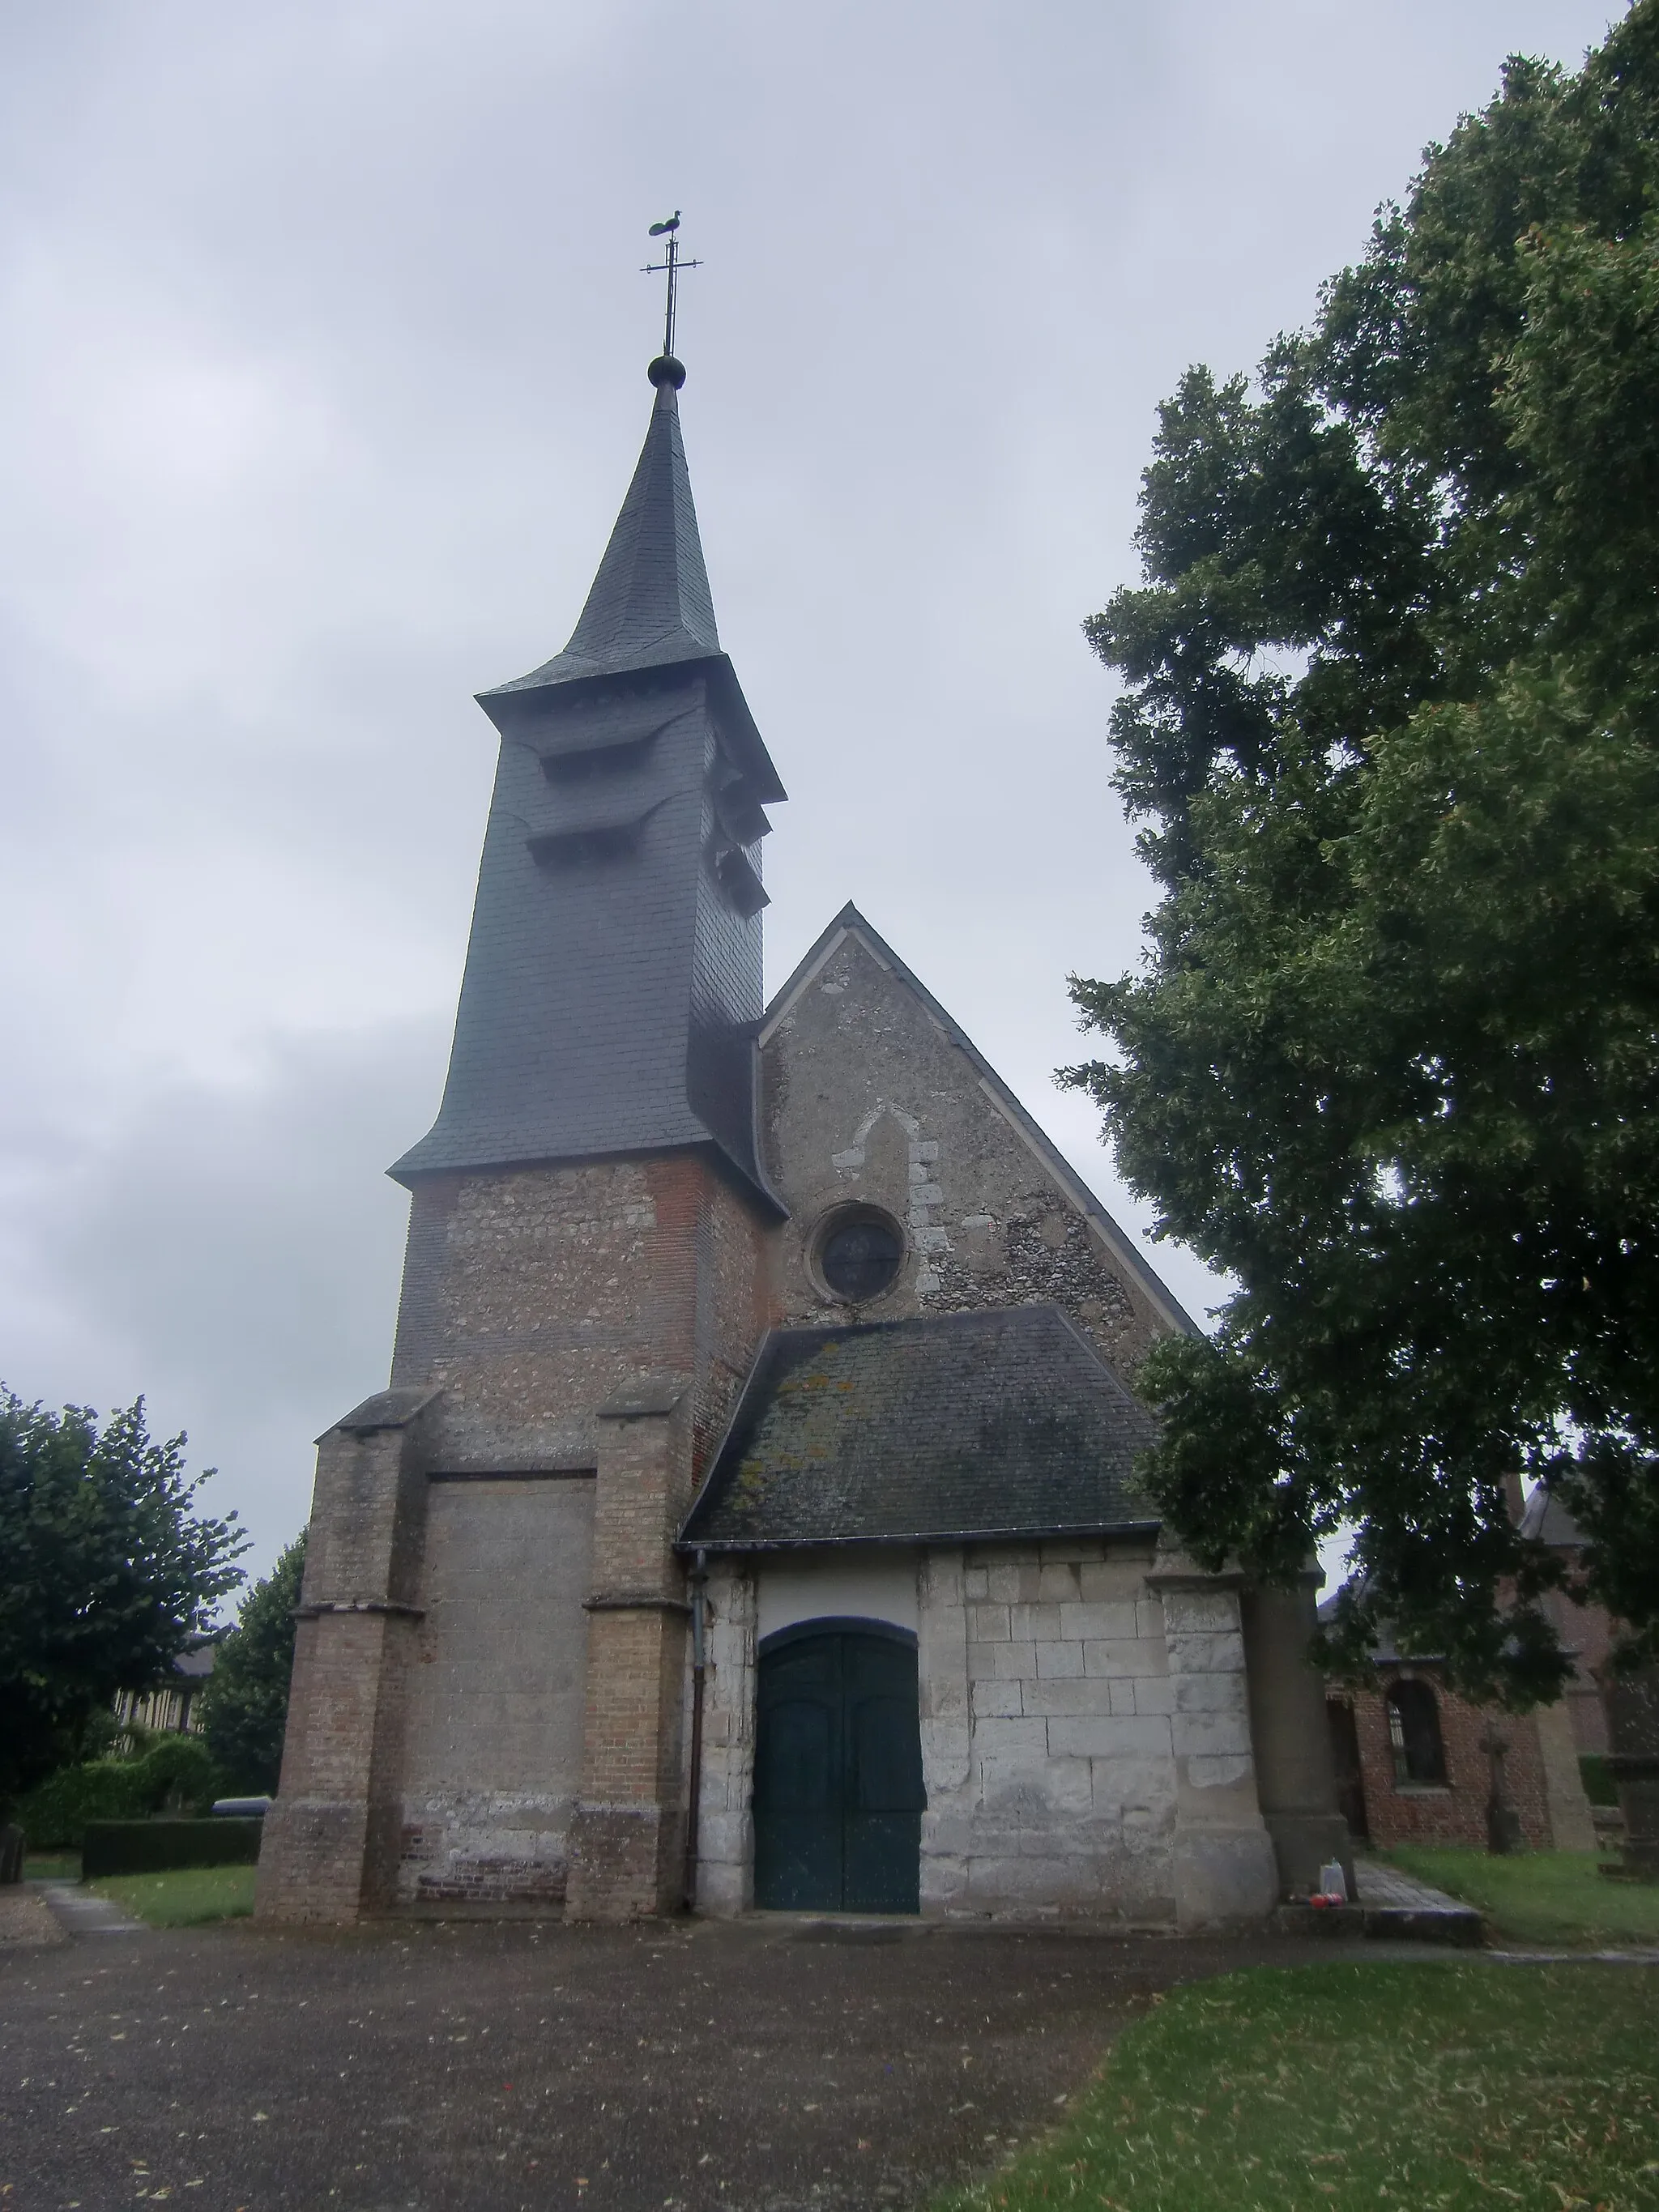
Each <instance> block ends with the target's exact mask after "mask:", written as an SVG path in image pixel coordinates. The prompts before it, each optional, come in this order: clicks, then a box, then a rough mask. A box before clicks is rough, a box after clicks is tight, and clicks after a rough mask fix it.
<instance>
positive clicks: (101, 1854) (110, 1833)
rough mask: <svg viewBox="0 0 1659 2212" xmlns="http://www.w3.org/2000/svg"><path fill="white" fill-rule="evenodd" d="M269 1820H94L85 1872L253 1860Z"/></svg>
mask: <svg viewBox="0 0 1659 2212" xmlns="http://www.w3.org/2000/svg"><path fill="white" fill-rule="evenodd" d="M263 1832H264V1821H263V1820H88V1823H87V1826H86V1832H85V1841H84V1843H83V1844H82V1850H81V1878H82V1881H98V1880H99V1879H100V1878H101V1877H102V1876H103V1875H112V1874H164V1873H166V1872H167V1870H168V1869H171V1868H174V1867H207V1866H252V1864H253V1863H254V1862H255V1861H256V1860H257V1859H258V1856H259V1838H260V1836H261V1834H262V1833H263Z"/></svg>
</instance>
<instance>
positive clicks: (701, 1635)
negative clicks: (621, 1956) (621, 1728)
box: [684, 1551, 708, 1912]
mask: <svg viewBox="0 0 1659 2212" xmlns="http://www.w3.org/2000/svg"><path fill="white" fill-rule="evenodd" d="M686 1579H687V1581H688V1582H689V1583H690V1585H691V1759H690V1798H689V1801H688V1802H687V1805H686V1811H685V1879H684V1891H685V1909H686V1911H688V1912H694V1911H696V1905H697V1813H698V1809H699V1805H700V1802H701V1800H702V1693H703V1682H704V1679H705V1677H706V1675H707V1674H708V1642H707V1638H706V1636H705V1629H706V1626H707V1609H708V1599H707V1596H706V1592H707V1590H708V1553H706V1552H702V1551H700V1552H699V1553H697V1556H696V1563H695V1565H693V1567H692V1569H691V1571H690V1575H689V1576H688V1577H686Z"/></svg>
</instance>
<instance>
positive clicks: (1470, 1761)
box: [1352, 1665, 1554, 1850]
mask: <svg viewBox="0 0 1659 2212" xmlns="http://www.w3.org/2000/svg"><path fill="white" fill-rule="evenodd" d="M1407 1672H1409V1673H1413V1674H1415V1675H1416V1676H1417V1677H1418V1678H1419V1680H1423V1681H1425V1682H1427V1683H1428V1684H1429V1685H1430V1686H1431V1688H1432V1689H1433V1692H1434V1694H1435V1699H1436V1703H1437V1707H1438V1710H1439V1715H1440V1734H1441V1741H1442V1742H1443V1746H1444V1748H1445V1756H1446V1785H1445V1787H1444V1788H1438V1787H1435V1786H1431V1785H1427V1784H1401V1783H1398V1782H1396V1781H1395V1765H1394V1753H1393V1749H1392V1747H1391V1746H1390V1744H1389V1722H1388V1712H1387V1709H1386V1706H1385V1704H1384V1697H1385V1694H1386V1692H1385V1689H1379V1690H1376V1691H1362V1692H1358V1693H1357V1694H1356V1695H1355V1696H1354V1698H1353V1701H1352V1702H1353V1709H1354V1720H1355V1724H1356V1727H1357V1730H1358V1737H1359V1766H1360V1776H1361V1779H1362V1781H1363V1783H1364V1790H1365V1814H1366V1820H1367V1823H1368V1825H1369V1827H1370V1837H1371V1841H1372V1842H1373V1843H1376V1844H1383V1845H1384V1846H1386V1845H1388V1844H1472V1845H1474V1846H1476V1847H1479V1848H1480V1849H1484V1848H1485V1846H1486V1798H1487V1794H1488V1790H1489V1788H1490V1771H1491V1770H1490V1766H1489V1764H1488V1761H1487V1757H1486V1753H1485V1752H1484V1751H1482V1750H1481V1749H1480V1738H1481V1737H1482V1736H1483V1735H1485V1734H1486V1731H1487V1729H1490V1728H1496V1729H1497V1730H1498V1734H1499V1735H1502V1736H1504V1737H1505V1738H1506V1739H1507V1741H1508V1742H1509V1744H1510V1752H1509V1755H1508V1757H1507V1759H1505V1761H1504V1783H1505V1786H1506V1788H1507V1790H1508V1793H1509V1797H1510V1803H1511V1804H1512V1805H1513V1806H1514V1807H1515V1808H1516V1812H1517V1813H1518V1814H1519V1815H1520V1818H1521V1830H1522V1835H1523V1837H1524V1838H1525V1839H1526V1842H1527V1844H1528V1848H1529V1849H1530V1850H1550V1849H1551V1848H1553V1843H1554V1834H1553V1826H1552V1823H1551V1820H1550V1808H1549V1797H1548V1790H1547V1780H1546V1777H1545V1771H1544V1763H1543V1759H1542V1757H1541V1753H1540V1748H1539V1742H1538V1730H1537V1727H1536V1724H1535V1723H1534V1721H1533V1719H1532V1718H1531V1717H1530V1716H1528V1715H1519V1714H1514V1713H1499V1712H1494V1711H1487V1710H1486V1709H1484V1708H1482V1707H1480V1706H1478V1705H1470V1704H1468V1702H1467V1701H1466V1700H1465V1699H1462V1698H1460V1697H1457V1696H1455V1695H1454V1693H1453V1692H1450V1691H1449V1690H1448V1689H1447V1688H1446V1687H1445V1686H1444V1685H1443V1682H1441V1680H1439V1678H1438V1675H1437V1673H1436V1672H1435V1670H1434V1669H1433V1668H1431V1667H1429V1666H1426V1665H1424V1666H1419V1667H1417V1668H1413V1669H1405V1668H1385V1669H1384V1670H1383V1681H1384V1684H1385V1685H1386V1683H1387V1682H1388V1681H1390V1680H1395V1679H1396V1678H1398V1677H1399V1676H1400V1675H1401V1674H1406V1673H1407Z"/></svg>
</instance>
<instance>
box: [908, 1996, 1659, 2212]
mask: <svg viewBox="0 0 1659 2212" xmlns="http://www.w3.org/2000/svg"><path fill="white" fill-rule="evenodd" d="M1379 2203H1381V2204H1384V2205H1389V2204H1392V2205H1396V2206H1399V2207H1401V2212H1406V2208H1409V2212H1443V2208H1451V2212H1462V2208H1464V2207H1468V2208H1471V2212H1473V2208H1474V2207H1475V2206H1480V2207H1481V2208H1482V2212H1492V2207H1494V2206H1498V2205H1505V2206H1517V2205H1518V2206H1522V2207H1526V2208H1532V2207H1536V2208H1538V2212H1638V2208H1640V2209H1641V2212H1651V2208H1652V2207H1653V2206H1654V2205H1655V2204H1656V2203H1659V1972H1656V1971H1655V1970H1653V1969H1650V1968H1648V1967H1644V1966H1592V1965H1583V1966H1577V1965H1573V1966H1495V1965H1491V1964H1484V1963H1468V1964H1458V1965H1450V1964H1448V1965H1445V1966H1438V1965H1434V1966H1382V1965H1379V1966H1365V1965H1358V1964H1357V1965H1353V1966H1348V1965H1335V1964H1333V1965H1329V1966H1326V1965H1320V1966H1303V1967H1279V1966H1264V1967H1256V1968H1253V1969H1251V1970H1250V1971H1249V1972H1244V1973H1238V1974H1229V1975H1227V1976H1226V1977H1225V1978H1224V1979H1222V1980H1220V1981H1214V1982H1200V1983H1195V1984H1193V1985H1192V1986H1190V1987H1188V1988H1186V1989H1181V1990H1173V1991H1171V1992H1170V1995H1169V1996H1166V1997H1164V1999H1162V2000H1154V2010H1153V2011H1152V2015H1151V2016H1150V2018H1148V2019H1146V2020H1143V2021H1139V2022H1137V2024H1136V2025H1135V2026H1134V2027H1132V2028H1130V2029H1129V2030H1128V2031H1127V2033H1125V2034H1124V2035H1123V2036H1122V2038H1121V2039H1120V2041H1119V2042H1118V2043H1117V2044H1116V2045H1115V2047H1114V2049H1113V2051H1112V2052H1111V2054H1110V2056H1109V2058H1108V2060H1107V2062H1106V2065H1105V2067H1104V2069H1103V2071H1102V2072H1101V2074H1100V2075H1098V2077H1097V2079H1096V2081H1094V2082H1093V2083H1092V2084H1091V2087H1089V2088H1088V2089H1086V2090H1085V2091H1084V2092H1083V2093H1081V2094H1080V2095H1079V2098H1078V2100H1076V2104H1075V2106H1074V2108H1073V2115H1072V2117H1071V2118H1069V2119H1068V2120H1066V2121H1065V2122H1064V2123H1062V2124H1061V2126H1060V2128H1059V2130H1057V2131H1056V2132H1055V2133H1054V2135H1052V2136H1049V2137H1048V2138H1047V2139H1046V2140H1045V2141H1044V2142H1042V2143H1040V2144H1038V2145H1036V2146H1035V2147H1034V2148H1031V2149H1030V2150H1029V2151H1026V2152H1024V2153H1023V2154H1020V2155H1019V2156H1018V2158H1017V2159H1016V2160H1014V2161H1013V2162H1012V2164H1011V2165H1010V2166H1007V2167H1006V2168H1005V2169H1004V2170H1003V2171H1002V2172H1000V2173H998V2174H995V2175H994V2176H993V2177H992V2179H989V2180H988V2181H985V2182H981V2183H980V2184H978V2185H976V2186H975V2187H974V2188H972V2189H970V2190H967V2191H959V2192H956V2193H954V2194H951V2195H950V2196H948V2197H944V2198H942V2199H940V2200H939V2202H938V2203H936V2204H935V2206H934V2208H933V2212H1004V2208H1006V2212H1052V2208H1054V2207H1056V2206H1060V2205H1073V2206H1076V2207H1078V2208H1079V2212H1304V2208H1305V2212H1314V2208H1317V2212H1328V2208H1329V2207H1332V2206H1335V2207H1343V2206H1354V2207H1358V2206H1359V2205H1362V2204H1363V2205H1365V2206H1367V2207H1375V2206H1376V2205H1377V2204H1379Z"/></svg>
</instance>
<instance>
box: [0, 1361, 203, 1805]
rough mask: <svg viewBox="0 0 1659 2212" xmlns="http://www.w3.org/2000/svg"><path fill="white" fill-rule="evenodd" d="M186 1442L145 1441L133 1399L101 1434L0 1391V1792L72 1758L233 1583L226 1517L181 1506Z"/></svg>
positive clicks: (158, 1676) (187, 1496) (95, 1422)
mask: <svg viewBox="0 0 1659 2212" xmlns="http://www.w3.org/2000/svg"><path fill="white" fill-rule="evenodd" d="M184 1447H185V1438H184V1437H182V1436H178V1437H172V1438H171V1439H170V1440H168V1441H167V1443H155V1441H153V1440H152V1438H151V1437H150V1436H149V1433H148V1431H147V1430H146V1428H145V1425H144V1401H143V1399H142V1398H140V1399H138V1400H137V1401H136V1402H135V1403H134V1404H133V1405H131V1406H130V1407H128V1408H127V1409H126V1411H125V1413H112V1415H111V1416H110V1418H109V1419H108V1420H107V1421H106V1422H105V1423H104V1425H103V1426H102V1427H101V1429H100V1426H99V1418H98V1415H97V1414H96V1413H93V1412H91V1411H90V1410H89V1409H88V1408H87V1407H80V1406H68V1407H64V1411H63V1412H62V1413H49V1412H47V1411H46V1410H45V1409H44V1408H43V1407H40V1406H26V1405H24V1404H23V1403H22V1401H21V1399H18V1398H15V1397H14V1396H12V1395H11V1394H10V1393H9V1392H0V1714H3V1717H4V1725H3V1728H0V1799H3V1798H6V1797H9V1796H11V1795H13V1794H14V1793H15V1792H17V1791H19V1790H24V1789H27V1787H28V1785H29V1784H30V1783H32V1782H33V1781H35V1780H37V1779H38V1778H40V1776H42V1775H44V1774H47V1773H49V1772H51V1771H52V1769H53V1768H54V1767H56V1766H59V1765H64V1763H65V1762H66V1761H70V1760H73V1759H78V1758H81V1757H83V1756H84V1755H85V1753H86V1751H87V1750H88V1749H89V1748H91V1747H94V1741H95V1740H99V1739H100V1725H99V1724H100V1722H101V1720H102V1718H103V1716H104V1714H105V1712H106V1709H107V1708H108V1706H109V1705H110V1702H111V1700H112V1699H113V1698H114V1696H115V1694H116V1692H118V1691H119V1690H144V1689H149V1688H152V1687H154V1686H155V1685H156V1684H157V1683H160V1682H162V1681H165V1680H167V1674H168V1672H169V1670H170V1668H171V1667H172V1664H173V1659H174V1657H175V1656H177V1654H178V1653H179V1651H181V1650H183V1649H184V1648H185V1645H186V1644H188V1643H189V1642H190V1639H191V1637H192V1636H193V1635H195V1634H197V1632H200V1631H202V1630H204V1629H205V1628H207V1627H208V1626H210V1622H211V1619H212V1614H213V1610H214V1607H215V1605H216V1601H218V1600H219V1599H220V1598H221V1597H222V1596H223V1595H224V1594H225V1593H226V1591H228V1590H229V1589H234V1587H235V1585H236V1584H237V1583H239V1582H240V1580H241V1579H242V1574H241V1570H240V1568H239V1567H238V1566H236V1565H234V1561H235V1559H236V1557H237V1555H238V1553H240V1552H241V1551H242V1550H243V1549H244V1548H245V1547H246V1541H247V1539H246V1536H244V1534H242V1532H241V1531H240V1528H237V1526H236V1525H235V1524H236V1516H235V1515H234V1513H232V1514H230V1515H228V1516H227V1517H226V1518H225V1519H224V1520H222V1521H216V1520H210V1519H206V1518H203V1517H200V1516H197V1515H196V1514H195V1513H194V1512H192V1510H191V1507H192V1505H193V1504H194V1501H195V1497H196V1492H197V1489H198V1488H199V1486H200V1483H201V1481H204V1480H206V1477H205V1475H204V1476H202V1477H200V1478H198V1479H197V1480H194V1481H192V1480H191V1479H190V1478H189V1477H188V1476H187V1475H186V1474H185V1469H184V1456H183V1455H184Z"/></svg>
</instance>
